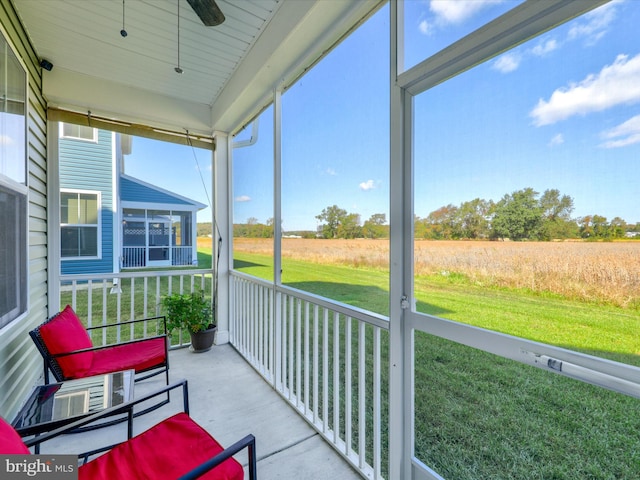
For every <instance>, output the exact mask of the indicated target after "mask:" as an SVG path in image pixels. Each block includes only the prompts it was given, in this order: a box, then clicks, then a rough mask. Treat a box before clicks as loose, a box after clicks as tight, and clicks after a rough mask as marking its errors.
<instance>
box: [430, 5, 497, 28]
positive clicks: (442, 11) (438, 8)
mask: <svg viewBox="0 0 640 480" xmlns="http://www.w3.org/2000/svg"><path fill="white" fill-rule="evenodd" d="M503 1H504V0H458V1H455V2H452V1H451V0H431V4H430V5H429V9H430V10H431V12H433V14H434V15H435V16H436V21H437V22H438V23H439V24H443V25H447V24H461V23H463V22H465V21H466V20H468V19H469V18H471V17H473V16H474V15H475V14H476V13H478V12H479V11H481V10H484V9H485V8H486V7H489V6H492V5H497V4H499V3H502V2H503Z"/></svg>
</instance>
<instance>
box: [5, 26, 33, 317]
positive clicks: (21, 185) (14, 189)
mask: <svg viewBox="0 0 640 480" xmlns="http://www.w3.org/2000/svg"><path fill="white" fill-rule="evenodd" d="M26 101H27V76H26V71H25V69H24V68H23V67H22V65H21V64H20V62H19V60H18V58H17V56H16V55H15V54H14V53H13V50H12V49H11V47H10V46H9V44H8V43H7V41H6V40H5V39H4V37H3V36H2V35H0V225H2V228H0V327H2V326H4V325H6V324H8V323H9V322H11V321H12V320H14V319H16V318H18V317H19V316H20V315H22V314H23V313H25V312H26V311H27V168H26V167H27V157H26V138H27V137H26V111H25V108H26V107H25V106H26V104H27V102H26Z"/></svg>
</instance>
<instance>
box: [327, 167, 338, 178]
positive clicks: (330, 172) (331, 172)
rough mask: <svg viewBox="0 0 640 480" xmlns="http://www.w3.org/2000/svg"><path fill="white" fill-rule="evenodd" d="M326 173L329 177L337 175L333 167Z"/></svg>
mask: <svg viewBox="0 0 640 480" xmlns="http://www.w3.org/2000/svg"><path fill="white" fill-rule="evenodd" d="M326 172H327V174H328V175H331V176H334V175H337V173H336V171H335V170H334V169H333V168H331V167H329V168H327V170H326Z"/></svg>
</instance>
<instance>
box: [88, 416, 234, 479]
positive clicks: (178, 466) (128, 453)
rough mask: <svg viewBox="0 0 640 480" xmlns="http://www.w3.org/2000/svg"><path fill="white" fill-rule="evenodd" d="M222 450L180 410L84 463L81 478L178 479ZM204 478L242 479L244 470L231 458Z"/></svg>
mask: <svg viewBox="0 0 640 480" xmlns="http://www.w3.org/2000/svg"><path fill="white" fill-rule="evenodd" d="M222 450H223V448H222V446H221V445H220V444H219V443H218V442H217V441H216V440H215V439H214V438H213V437H212V436H211V435H209V433H207V431H205V430H204V429H203V428H202V427H201V426H200V425H198V424H197V423H195V422H194V421H193V420H191V418H190V417H189V416H188V415H187V414H186V413H178V414H177V415H174V416H173V417H171V418H168V419H166V420H164V421H163V422H160V423H159V424H157V425H155V426H154V427H152V428H150V429H149V430H147V431H146V432H144V433H142V434H140V435H138V436H137V437H134V438H132V439H131V440H129V441H128V442H125V443H122V444H120V445H118V446H116V447H114V448H113V449H112V450H110V451H109V452H107V453H105V454H104V455H102V456H100V457H98V458H96V459H95V460H92V461H91V462H89V463H87V464H86V465H83V466H81V467H80V468H79V469H78V478H79V479H87V480H98V479H108V480H112V479H114V478H126V479H128V480H133V479H142V478H145V479H146V478H148V479H153V480H158V479H175V478H178V477H180V476H181V475H184V474H185V473H187V472H189V471H190V470H192V469H194V468H195V467H197V466H198V465H200V464H201V463H203V462H205V461H206V460H208V459H210V458H212V457H214V456H215V455H216V454H218V453H220V452H221V451H222ZM201 478H205V479H209V480H243V479H244V470H243V468H242V465H240V464H239V463H238V462H237V461H236V460H235V459H233V458H229V459H228V460H225V461H224V462H222V463H221V464H220V465H218V466H217V467H215V468H214V469H213V470H211V471H209V472H208V473H207V474H205V475H203V476H202V477H201Z"/></svg>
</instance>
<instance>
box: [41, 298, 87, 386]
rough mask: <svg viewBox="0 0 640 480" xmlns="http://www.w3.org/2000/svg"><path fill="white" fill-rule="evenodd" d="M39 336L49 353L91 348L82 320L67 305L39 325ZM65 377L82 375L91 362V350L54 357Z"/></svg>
mask: <svg viewBox="0 0 640 480" xmlns="http://www.w3.org/2000/svg"><path fill="white" fill-rule="evenodd" d="M40 336H41V337H42V341H43V342H44V343H45V345H46V346H47V349H48V350H49V353H51V354H54V355H55V354H57V353H67V352H73V351H75V350H82V349H83V348H91V347H93V344H92V343H91V338H90V337H89V334H88V333H87V331H86V330H85V328H84V326H83V325H82V322H81V321H80V319H79V318H78V316H77V315H76V313H75V312H74V311H73V309H72V308H71V307H70V306H69V305H67V306H66V307H65V308H64V310H62V311H61V312H60V313H58V314H57V315H55V316H54V317H52V318H51V319H50V320H49V321H48V322H45V323H44V324H42V325H41V326H40ZM56 360H57V361H58V364H59V365H60V368H61V369H62V372H63V373H64V376H65V377H66V378H78V377H83V376H84V375H85V372H87V371H88V370H89V369H90V368H91V364H92V363H93V352H85V353H80V354H77V355H69V356H65V357H58V358H56Z"/></svg>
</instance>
